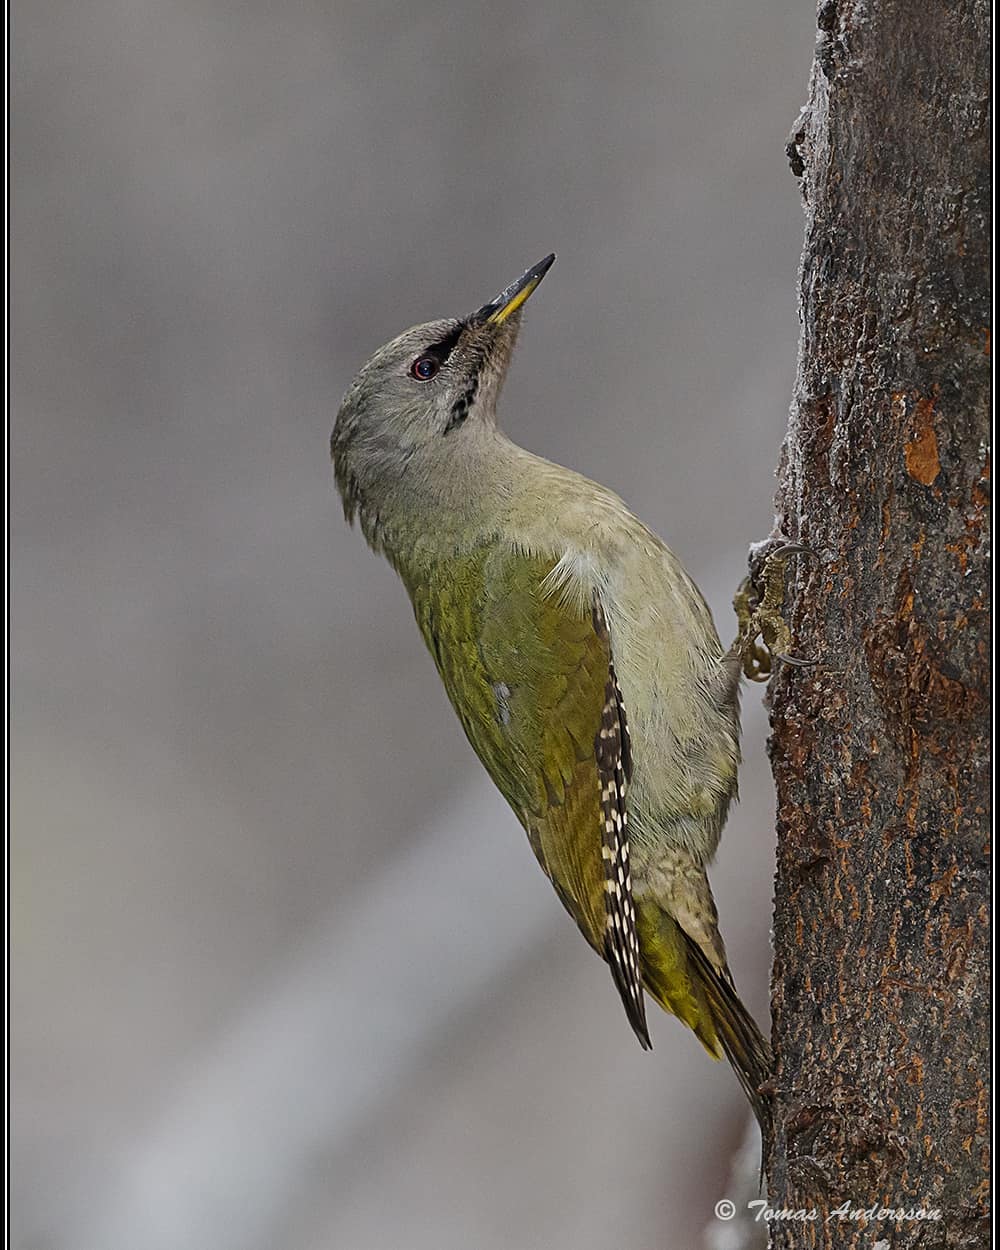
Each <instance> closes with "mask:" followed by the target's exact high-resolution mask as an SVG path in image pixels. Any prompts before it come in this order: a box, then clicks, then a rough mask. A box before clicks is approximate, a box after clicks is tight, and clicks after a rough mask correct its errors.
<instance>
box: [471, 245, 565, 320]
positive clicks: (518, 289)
mask: <svg viewBox="0 0 1000 1250" xmlns="http://www.w3.org/2000/svg"><path fill="white" fill-rule="evenodd" d="M555 259H556V254H555V252H551V253H550V254H549V255H548V256H546V257H545V259H544V260H540V261H539V262H538V264H537V265H532V267H531V268H530V269H529V270H528V272H527V273H525V274H522V275H521V277H520V278H518V279H517V281H516V282H512V283H511V284H510V286H508V287H505V288H504V289H503V290H502V291H501V292H500V294H499V295H498V296H497V297H496V299H491V300H490V302H489V303H488V304H484V305H483V306H482V308H480V309H479V310H478V311H477V312H474V313H473V314H472V318H471V320H472V321H474V322H478V323H480V324H487V325H494V326H497V325H501V324H502V323H503V322H504V321H506V320H507V318H508V317H509V316H511V315H512V314H513V313H516V312H517V310H518V309H519V308H520V307H521V305H522V304H523V303H524V301H525V300H526V299H527V298H528V296H529V295H530V294H531V293H532V291H534V289H535V287H536V286H538V284H539V282H541V280H542V279H543V278H544V277H545V275H546V274H547V273H548V271H549V270H550V269H551V268H552V265H553V263H554V262H555Z"/></svg>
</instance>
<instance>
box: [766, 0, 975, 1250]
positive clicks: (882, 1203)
mask: <svg viewBox="0 0 1000 1250" xmlns="http://www.w3.org/2000/svg"><path fill="white" fill-rule="evenodd" d="M818 24H819V37H818V41H817V52H816V59H815V62H814V65H813V73H812V78H811V83H810V89H809V99H808V103H807V105H806V108H805V109H804V111H803V113H802V115H801V116H800V118H799V120H798V122H797V123H796V127H795V130H794V132H793V134H792V137H791V140H790V142H789V147H788V154H789V158H790V162H791V165H792V169H793V172H794V173H795V174H796V175H797V176H798V177H799V178H800V179H801V188H802V195H803V200H804V204H805V215H806V239H805V250H804V253H803V260H802V267H801V273H800V280H801V286H800V318H801V340H800V354H799V367H798V376H797V381H796V390H795V396H794V401H793V405H792V411H791V418H790V424H789V431H788V436H787V440H786V442H785V446H784V448H783V451H782V457H781V464H780V466H779V488H778V496H777V511H778V525H779V527H780V530H781V532H782V533H783V534H784V535H786V536H787V537H789V538H792V539H796V540H799V541H801V542H802V543H805V544H808V545H809V546H810V547H811V548H813V549H814V550H815V551H816V552H817V553H819V555H820V557H821V560H819V561H813V562H807V561H805V560H800V561H799V567H798V569H797V574H798V577H797V586H798V592H797V593H796V594H795V595H794V609H793V612H792V614H791V623H792V625H793V632H794V635H795V639H796V643H795V649H796V651H797V652H798V653H799V654H801V655H808V656H814V657H816V658H817V659H818V660H819V664H818V665H817V666H816V667H815V668H812V669H795V668H791V667H788V666H781V668H780V670H779V671H778V673H777V675H776V677H775V678H774V679H773V681H772V687H771V693H770V706H771V723H772V740H771V756H772V763H773V768H774V776H775V782H776V786H777V793H778V870H777V881H776V899H775V928H774V940H775V962H774V973H773V981H772V1006H773V1015H774V1041H775V1048H776V1053H777V1061H778V1066H777V1075H776V1078H775V1093H776V1105H777V1132H776V1136H775V1140H774V1143H773V1147H772V1150H771V1153H770V1158H769V1166H768V1172H769V1176H770V1188H769V1195H770V1202H771V1205H772V1207H774V1208H785V1209H786V1210H787V1211H791V1210H799V1211H801V1210H805V1211H807V1212H808V1211H811V1210H815V1212H816V1214H817V1218H815V1219H812V1220H796V1221H794V1222H789V1221H787V1220H780V1219H778V1220H772V1221H771V1238H772V1245H774V1246H776V1247H803V1246H810V1247H813V1246H824V1247H827V1246H828V1247H836V1250H846V1248H849V1247H855V1246H858V1247H861V1246H865V1247H872V1246H879V1247H885V1248H886V1250H887V1248H888V1247H890V1246H891V1247H893V1248H894V1250H895V1248H897V1247H910V1246H919V1247H921V1250H929V1248H931V1247H959V1246H961V1247H984V1246H987V1245H988V1244H989V1233H988V1227H987V1223H986V1209H987V1208H986V1203H987V1180H988V1172H987V1080H988V1053H989V1051H988V1047H989V1021H990V1014H989V997H988V969H989V964H988V959H989V951H988V929H987V925H988V914H987V907H988V901H989V892H988V890H989V887H988V876H987V840H988V833H989V830H988V820H987V811H988V807H989V738H988V734H989V695H988V682H989V635H988V620H987V611H988V594H989V589H988V544H987V524H988V515H987V499H988V490H989V473H990V469H989V455H988V450H987V436H988V428H989V427H988V387H989V330H988V316H989V271H988V249H989V191H990V186H989V177H990V175H989V133H990V132H989V95H988V93H989V59H988V58H989V53H988V49H989V7H988V5H987V4H986V3H985V0H952V2H950V3H946V2H944V0H920V3H914V0H837V2H831V0H827V2H826V3H822V4H821V5H820V8H819V15H818ZM789 582H790V584H791V583H792V579H791V578H790V579H789ZM844 1202H849V1203H850V1204H851V1205H852V1206H854V1207H860V1208H870V1207H872V1206H875V1207H887V1208H895V1209H900V1208H903V1209H913V1208H918V1207H923V1208H925V1209H927V1210H934V1209H936V1210H938V1211H940V1219H939V1220H920V1219H911V1220H908V1221H904V1222H898V1223H897V1222H895V1221H894V1220H893V1219H891V1218H888V1217H885V1218H879V1217H878V1215H877V1214H876V1217H875V1219H874V1220H872V1221H868V1220H865V1219H863V1218H841V1217H839V1216H837V1215H834V1216H833V1217H832V1218H831V1219H829V1220H828V1219H827V1217H828V1216H829V1215H830V1213H831V1212H835V1211H836V1210H837V1209H838V1208H839V1207H840V1206H841V1204H843V1203H844Z"/></svg>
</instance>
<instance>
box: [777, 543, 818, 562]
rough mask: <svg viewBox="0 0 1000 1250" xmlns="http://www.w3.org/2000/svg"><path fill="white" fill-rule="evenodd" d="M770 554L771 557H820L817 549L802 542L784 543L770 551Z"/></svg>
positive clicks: (815, 558)
mask: <svg viewBox="0 0 1000 1250" xmlns="http://www.w3.org/2000/svg"><path fill="white" fill-rule="evenodd" d="M770 555H771V557H772V558H773V559H781V557H782V556H809V558H810V559H812V560H819V559H820V558H821V557H820V554H819V552H818V551H816V550H815V549H814V548H813V547H807V546H806V545H805V544H804V543H785V544H784V545H783V546H781V547H778V548H777V550H775V551H772V552H771V553H770Z"/></svg>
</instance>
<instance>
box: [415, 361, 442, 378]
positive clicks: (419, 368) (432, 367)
mask: <svg viewBox="0 0 1000 1250" xmlns="http://www.w3.org/2000/svg"><path fill="white" fill-rule="evenodd" d="M440 368H441V362H440V361H439V360H438V359H437V357H436V356H418V357H417V358H416V360H415V361H414V362H413V364H412V365H410V373H411V374H412V375H413V377H415V378H416V379H417V381H418V382H429V381H430V380H431V378H432V377H433V376H434V375H435V374H436V373H437V371H438V370H439V369H440Z"/></svg>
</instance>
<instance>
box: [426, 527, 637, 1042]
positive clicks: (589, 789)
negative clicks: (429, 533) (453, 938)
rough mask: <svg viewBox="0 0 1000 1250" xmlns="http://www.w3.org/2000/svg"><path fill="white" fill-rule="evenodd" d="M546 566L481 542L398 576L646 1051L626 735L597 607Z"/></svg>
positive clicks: (469, 726)
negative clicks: (568, 596)
mask: <svg viewBox="0 0 1000 1250" xmlns="http://www.w3.org/2000/svg"><path fill="white" fill-rule="evenodd" d="M554 563H555V561H553V560H546V559H540V558H537V557H530V556H525V555H522V554H519V553H517V552H514V551H510V550H507V549H504V548H502V547H500V546H499V545H492V544H491V545H489V546H484V547H481V548H478V549H476V550H475V551H473V552H470V553H465V554H461V555H457V556H453V557H451V558H449V560H448V562H447V567H446V568H445V567H442V566H440V565H434V566H430V567H425V568H423V569H421V570H420V571H419V572H408V573H407V574H406V575H404V581H405V582H406V584H407V588H408V590H409V592H410V596H411V598H412V600H413V606H414V611H415V614H416V617H417V622H418V624H419V626H420V630H421V632H422V634H423V636H424V639H425V641H426V642H427V645H428V647H429V648H430V650H431V654H432V655H433V656H434V660H435V663H436V664H437V667H438V671H439V672H440V674H441V678H442V681H443V682H444V686H445V689H446V691H447V692H448V697H449V699H450V700H451V702H452V705H453V706H454V708H455V711H456V712H457V713H458V716H459V719H460V720H461V722H462V725H463V727H464V729H465V732H466V735H467V736H468V738H469V741H470V742H471V743H472V746H473V748H474V750H475V751H476V754H477V755H478V756H479V758H480V759H481V760H482V762H483V764H484V766H485V767H486V770H487V771H488V772H489V774H490V776H491V777H492V778H493V781H494V782H495V783H496V785H497V787H498V788H499V790H500V791H501V793H502V794H503V796H504V798H506V800H507V802H508V803H509V804H510V805H511V807H512V808H513V809H514V811H515V813H516V814H517V816H518V818H519V819H520V821H521V823H522V824H523V825H524V827H525V829H526V830H527V833H528V837H529V840H530V841H531V845H532V847H533V849H534V851H535V854H536V856H537V857H538V860H539V863H540V864H541V865H542V868H543V869H544V870H545V872H546V873H547V875H548V876H549V878H550V879H551V881H552V883H553V885H554V886H555V888H556V890H557V892H558V894H559V897H560V898H561V899H562V901H563V903H564V904H565V906H566V908H567V910H568V911H569V912H570V914H571V915H572V916H573V918H574V919H575V920H576V922H577V924H578V925H579V926H580V929H581V930H582V931H583V933H584V936H585V937H586V938H587V940H588V942H590V944H591V946H593V947H594V949H595V950H597V951H598V952H599V953H600V954H601V955H603V956H604V958H605V959H607V961H608V964H609V966H610V968H611V971H612V975H613V976H614V979H615V983H616V985H617V986H618V990H619V993H620V994H621V996H622V1001H623V1003H624V1005H625V1009H626V1012H627V1014H628V1017H629V1020H630V1021H631V1023H632V1026H633V1028H634V1029H635V1031H636V1033H637V1035H638V1037H639V1039H640V1041H641V1042H642V1043H643V1045H646V1046H648V1045H649V1038H648V1034H647V1032H646V1021H645V1011H644V1005H643V994H642V987H641V975H640V972H639V945H638V938H637V936H636V927H635V912H634V907H633V903H632V897H631V880H630V878H629V870H628V829H627V822H628V817H627V811H626V806H625V792H626V787H627V784H628V771H629V758H628V731H627V727H626V724H625V710H624V708H623V707H622V705H621V695H620V691H619V690H618V686H617V682H616V680H615V675H614V665H613V659H612V655H611V648H610V640H609V637H608V631H607V629H606V627H605V624H604V618H603V615H602V613H601V611H600V605H599V604H596V603H595V605H594V610H593V611H588V612H586V613H581V614H577V613H576V612H575V611H574V609H573V607H572V605H567V604H566V603H564V602H562V600H561V598H560V597H559V596H553V595H547V594H545V593H544V592H543V590H542V582H543V581H544V579H545V577H546V575H547V574H548V573H549V572H550V571H551V570H552V567H553V565H554Z"/></svg>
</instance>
